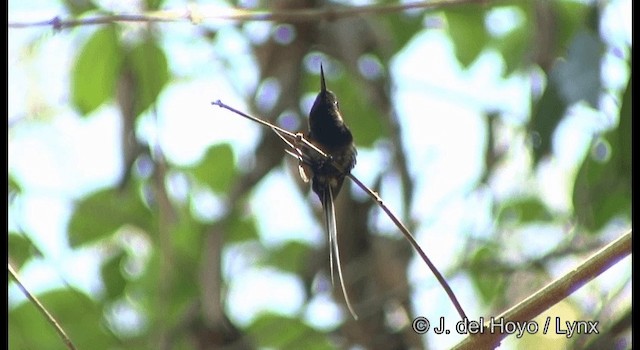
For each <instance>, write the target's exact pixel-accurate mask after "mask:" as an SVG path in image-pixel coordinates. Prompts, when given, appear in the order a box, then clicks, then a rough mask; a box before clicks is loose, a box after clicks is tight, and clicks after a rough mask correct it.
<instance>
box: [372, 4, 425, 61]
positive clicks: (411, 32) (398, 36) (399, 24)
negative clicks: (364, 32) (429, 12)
mask: <svg viewBox="0 0 640 350" xmlns="http://www.w3.org/2000/svg"><path fill="white" fill-rule="evenodd" d="M423 19H424V17H423V16H421V15H417V16H416V15H407V14H404V13H391V14H388V15H386V16H384V17H380V25H383V26H386V28H387V29H388V30H387V31H388V32H389V33H390V35H389V38H390V39H391V40H393V44H394V47H393V50H389V51H390V52H398V51H400V50H402V49H403V48H404V47H405V45H407V44H408V43H409V41H411V39H413V37H415V36H416V34H418V33H420V32H421V31H422V30H423V29H424V24H423ZM384 58H385V61H388V59H389V57H384Z"/></svg>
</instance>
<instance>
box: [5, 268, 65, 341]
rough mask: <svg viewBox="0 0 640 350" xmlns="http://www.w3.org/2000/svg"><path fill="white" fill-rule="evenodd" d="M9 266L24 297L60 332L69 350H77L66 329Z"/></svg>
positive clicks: (10, 272)
mask: <svg viewBox="0 0 640 350" xmlns="http://www.w3.org/2000/svg"><path fill="white" fill-rule="evenodd" d="M8 266H9V274H10V275H11V277H12V278H13V279H14V281H16V283H17V284H18V288H20V290H22V292H23V293H24V295H26V296H27V298H29V300H31V302H32V303H33V304H34V305H35V306H36V308H37V309H38V311H40V312H41V313H42V314H43V315H44V317H45V318H46V319H47V321H48V322H49V323H50V324H51V325H52V326H53V328H54V329H55V330H56V332H58V335H60V337H61V338H62V340H63V341H64V343H65V345H66V346H67V348H69V349H71V350H75V349H76V347H75V346H74V345H73V342H71V339H70V338H69V336H68V335H67V333H65V331H64V329H62V327H61V326H60V324H59V323H58V321H56V319H55V318H54V317H53V316H52V315H51V314H50V313H49V311H47V309H46V308H45V307H44V305H42V303H40V301H39V300H38V298H36V297H35V296H34V295H33V294H31V292H29V290H28V289H27V288H26V287H25V286H24V284H22V281H20V278H18V274H17V273H16V272H15V271H14V270H13V267H11V264H8Z"/></svg>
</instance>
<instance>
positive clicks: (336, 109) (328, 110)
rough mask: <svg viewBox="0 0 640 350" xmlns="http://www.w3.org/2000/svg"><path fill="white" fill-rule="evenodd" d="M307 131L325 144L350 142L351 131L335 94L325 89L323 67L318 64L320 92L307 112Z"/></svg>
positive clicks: (351, 139)
mask: <svg viewBox="0 0 640 350" xmlns="http://www.w3.org/2000/svg"><path fill="white" fill-rule="evenodd" d="M309 133H310V134H311V137H312V138H315V139H317V140H318V141H320V142H324V143H327V144H336V143H350V142H352V141H353V138H352V136H351V132H350V131H349V129H348V128H347V127H346V125H345V124H344V120H343V119H342V115H341V114H340V106H339V105H338V98H337V97H336V95H335V94H334V93H333V92H332V91H331V90H328V89H327V84H326V82H325V80H324V69H323V68H322V65H320V93H318V96H316V100H315V101H314V102H313V106H312V107H311V112H310V113H309Z"/></svg>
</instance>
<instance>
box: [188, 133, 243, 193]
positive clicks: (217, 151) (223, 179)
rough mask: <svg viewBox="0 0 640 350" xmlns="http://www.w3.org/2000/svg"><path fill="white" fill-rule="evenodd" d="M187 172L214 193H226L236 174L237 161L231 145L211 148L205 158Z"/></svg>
mask: <svg viewBox="0 0 640 350" xmlns="http://www.w3.org/2000/svg"><path fill="white" fill-rule="evenodd" d="M187 171H189V172H191V174H192V175H193V176H194V177H195V178H196V179H197V180H198V181H199V182H201V183H203V184H205V185H207V186H209V188H211V189H212V190H213V191H214V192H217V193H224V192H226V191H227V190H228V188H229V186H230V185H231V181H232V180H233V176H234V174H235V160H234V157H233V149H232V148H231V145H229V144H227V143H222V144H217V145H213V146H211V147H209V149H208V150H207V152H206V153H205V155H204V158H203V159H202V160H201V161H200V162H199V163H198V164H197V165H196V166H195V167H192V168H189V169H187Z"/></svg>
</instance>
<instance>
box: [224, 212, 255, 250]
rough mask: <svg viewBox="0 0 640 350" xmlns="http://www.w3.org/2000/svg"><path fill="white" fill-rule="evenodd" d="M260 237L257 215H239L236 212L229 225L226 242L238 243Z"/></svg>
mask: <svg viewBox="0 0 640 350" xmlns="http://www.w3.org/2000/svg"><path fill="white" fill-rule="evenodd" d="M255 239H258V226H257V224H256V220H255V217H253V216H239V215H237V214H236V213H234V214H233V215H232V216H231V219H230V220H229V225H228V227H227V236H225V242H226V243H237V242H244V241H249V240H255Z"/></svg>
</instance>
